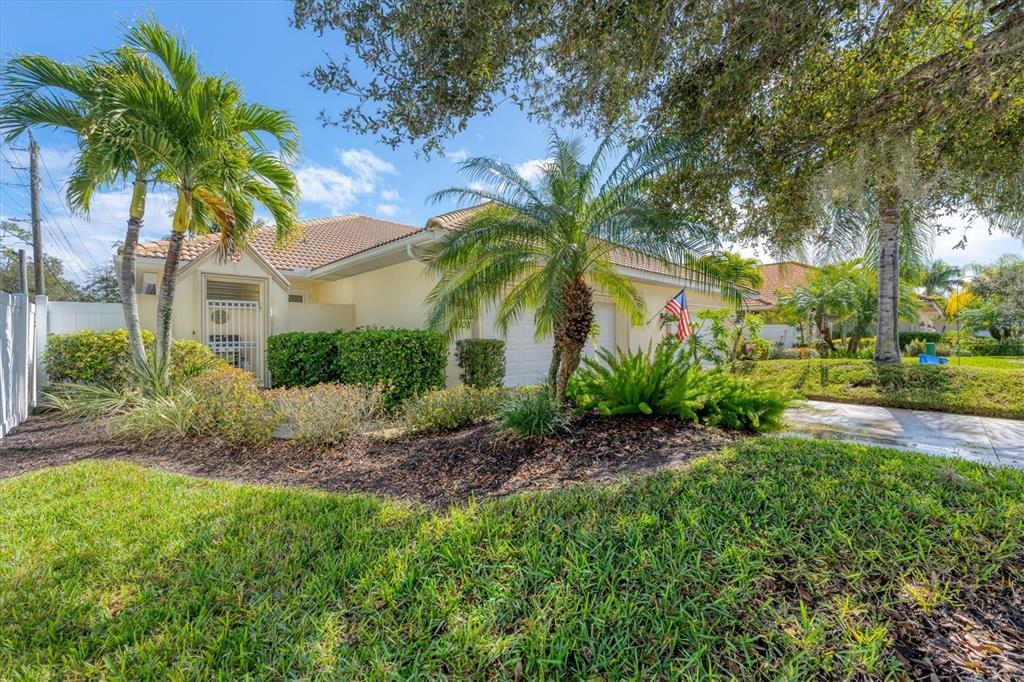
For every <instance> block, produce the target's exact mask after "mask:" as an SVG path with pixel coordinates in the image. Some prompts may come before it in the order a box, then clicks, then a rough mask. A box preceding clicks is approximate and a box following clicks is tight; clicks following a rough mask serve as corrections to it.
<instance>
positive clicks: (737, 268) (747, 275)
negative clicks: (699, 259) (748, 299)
mask: <svg viewBox="0 0 1024 682" xmlns="http://www.w3.org/2000/svg"><path fill="white" fill-rule="evenodd" d="M705 261H706V262H707V264H708V268H709V269H710V272H711V273H712V274H713V275H714V276H715V277H716V278H718V279H719V280H721V281H723V282H732V283H733V284H735V285H737V286H741V287H747V288H748V289H753V290H755V291H756V290H758V289H760V288H761V287H762V286H763V285H764V275H763V274H761V261H759V260H757V259H756V258H746V257H744V256H742V255H741V254H738V253H733V252H732V251H723V252H722V253H716V254H714V255H712V256H709V257H707V258H706V259H705Z"/></svg>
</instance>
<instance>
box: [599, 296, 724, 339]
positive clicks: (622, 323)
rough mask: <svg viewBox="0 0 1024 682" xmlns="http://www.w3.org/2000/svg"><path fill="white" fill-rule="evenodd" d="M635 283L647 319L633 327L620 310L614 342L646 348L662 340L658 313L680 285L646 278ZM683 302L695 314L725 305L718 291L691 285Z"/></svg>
mask: <svg viewBox="0 0 1024 682" xmlns="http://www.w3.org/2000/svg"><path fill="white" fill-rule="evenodd" d="M635 285H636V288H637V290H638V291H640V293H641V295H642V296H643V297H644V300H645V301H646V302H647V319H646V320H644V324H643V325H641V326H638V327H634V326H632V325H630V324H628V321H627V320H623V319H622V318H624V317H625V316H624V315H622V314H619V315H618V316H617V317H616V321H617V324H616V327H617V334H616V339H615V342H616V345H619V346H626V347H628V348H630V349H637V348H646V347H647V344H649V343H650V344H652V345H654V344H657V343H658V342H659V341H660V340H661V338H662V336H663V335H664V330H662V328H661V326H660V320H659V318H658V313H660V312H661V310H662V308H664V307H665V304H666V303H667V302H668V301H669V299H671V298H672V297H673V296H675V295H676V294H678V293H679V289H680V287H675V286H668V285H663V284H652V283H647V282H635ZM686 302H687V305H688V306H689V309H690V315H691V316H693V317H696V316H697V313H699V312H700V311H702V310H707V309H708V308H721V307H722V306H723V305H725V301H724V300H723V299H722V297H721V296H720V295H717V294H712V293H707V292H702V291H698V290H696V289H692V288H688V289H687V290H686ZM651 318H654V319H651ZM648 320H650V321H648ZM620 335H624V336H625V342H623V341H622V340H620Z"/></svg>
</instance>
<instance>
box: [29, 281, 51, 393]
mask: <svg viewBox="0 0 1024 682" xmlns="http://www.w3.org/2000/svg"><path fill="white" fill-rule="evenodd" d="M48 300H49V299H48V298H47V297H46V296H36V329H35V339H33V341H34V343H33V344H32V346H33V351H34V352H33V358H32V359H33V362H32V376H33V377H34V380H33V382H32V383H33V385H34V389H35V390H34V391H33V392H32V404H33V405H38V404H39V399H40V397H41V395H42V391H43V389H44V388H46V365H45V364H44V363H43V351H44V350H46V337H47V335H48V332H49V329H50V316H49V312H48V310H47V301H48Z"/></svg>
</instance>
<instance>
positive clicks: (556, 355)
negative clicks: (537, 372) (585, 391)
mask: <svg viewBox="0 0 1024 682" xmlns="http://www.w3.org/2000/svg"><path fill="white" fill-rule="evenodd" d="M561 363H562V349H561V347H559V345H558V344H557V343H555V344H554V348H552V349H551V365H550V367H549V368H548V390H549V391H552V392H553V391H554V390H555V387H556V386H557V385H558V367H559V365H561Z"/></svg>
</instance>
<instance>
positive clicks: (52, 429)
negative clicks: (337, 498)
mask: <svg viewBox="0 0 1024 682" xmlns="http://www.w3.org/2000/svg"><path fill="white" fill-rule="evenodd" d="M737 435H738V434H735V433H730V432H728V431H724V430H722V429H713V428H706V427H703V426H695V425H692V424H686V423H683V422H680V421H679V420H678V419H674V418H669V417H647V416H642V415H638V416H635V417H616V418H615V419H608V418H603V417H599V416H596V415H583V416H580V417H576V418H575V419H574V420H573V423H572V426H571V429H570V430H569V432H568V433H566V434H564V435H559V436H554V437H550V438H546V439H543V440H511V439H509V438H507V437H502V436H500V435H498V434H497V433H495V430H494V427H492V426H479V427H476V428H471V429H466V430H462V431H457V432H454V433H449V434H438V435H429V436H418V437H410V438H398V439H392V440H386V441H382V440H380V439H370V438H359V439H354V440H353V441H352V442H350V443H347V444H345V445H344V446H341V447H337V448H333V449H329V450H315V449H309V448H302V447H297V446H294V445H290V444H288V443H286V442H283V441H275V442H274V443H272V444H271V445H270V446H268V447H266V448H263V449H259V450H252V449H244V448H240V447H238V446H234V445H231V444H227V443H219V442H216V441H211V440H209V439H181V438H178V439H159V440H149V441H146V442H132V441H124V440H116V439H113V438H111V437H110V436H109V434H108V433H107V432H106V429H105V428H104V427H103V426H101V425H98V424H82V423H75V424H72V423H67V422H64V421H61V420H59V419H56V418H55V417H52V416H47V415H37V416H34V417H32V418H30V419H29V420H27V421H26V422H25V423H23V424H22V425H20V426H19V427H18V428H16V429H15V430H14V431H12V432H11V433H10V434H8V435H7V436H6V437H5V438H3V439H2V440H0V478H6V477H9V476H16V475H18V474H21V473H24V472H27V471H32V470H35V469H41V468H44V467H50V466H58V465H61V464H67V463H69V462H75V461H78V460H82V459H89V458H92V459H123V460H128V461H131V462H136V463H138V464H142V465H145V466H150V467H153V468H156V469H162V470H165V471H173V472H176V473H183V474H189V475H192V476H204V477H208V478H218V479H227V480H232V481H239V482H245V483H268V484H273V485H285V486H300V487H310V488H320V489H323V490H333V491H349V492H352V491H358V492H366V493H375V494H382V495H389V496H393V497H402V498H408V499H415V500H419V501H421V502H424V503H426V504H430V505H433V506H445V505H448V504H451V503H459V502H464V501H465V500H467V499H469V498H470V497H477V498H483V497H489V496H496V495H507V494H510V493H514V492H521V491H526V490H539V489H546V488H556V487H563V486H565V485H567V484H569V483H573V482H578V481H587V480H601V479H605V478H609V477H613V476H619V475H623V474H629V473H636V472H641V471H651V470H654V469H659V468H663V467H671V466H679V465H680V464H682V463H685V462H687V461H689V460H691V459H693V458H694V457H697V456H700V455H704V454H707V453H710V452H713V451H714V450H717V449H718V448H720V447H721V446H723V445H725V444H727V443H729V442H731V441H732V440H733V439H734V438H735V437H737Z"/></svg>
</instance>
